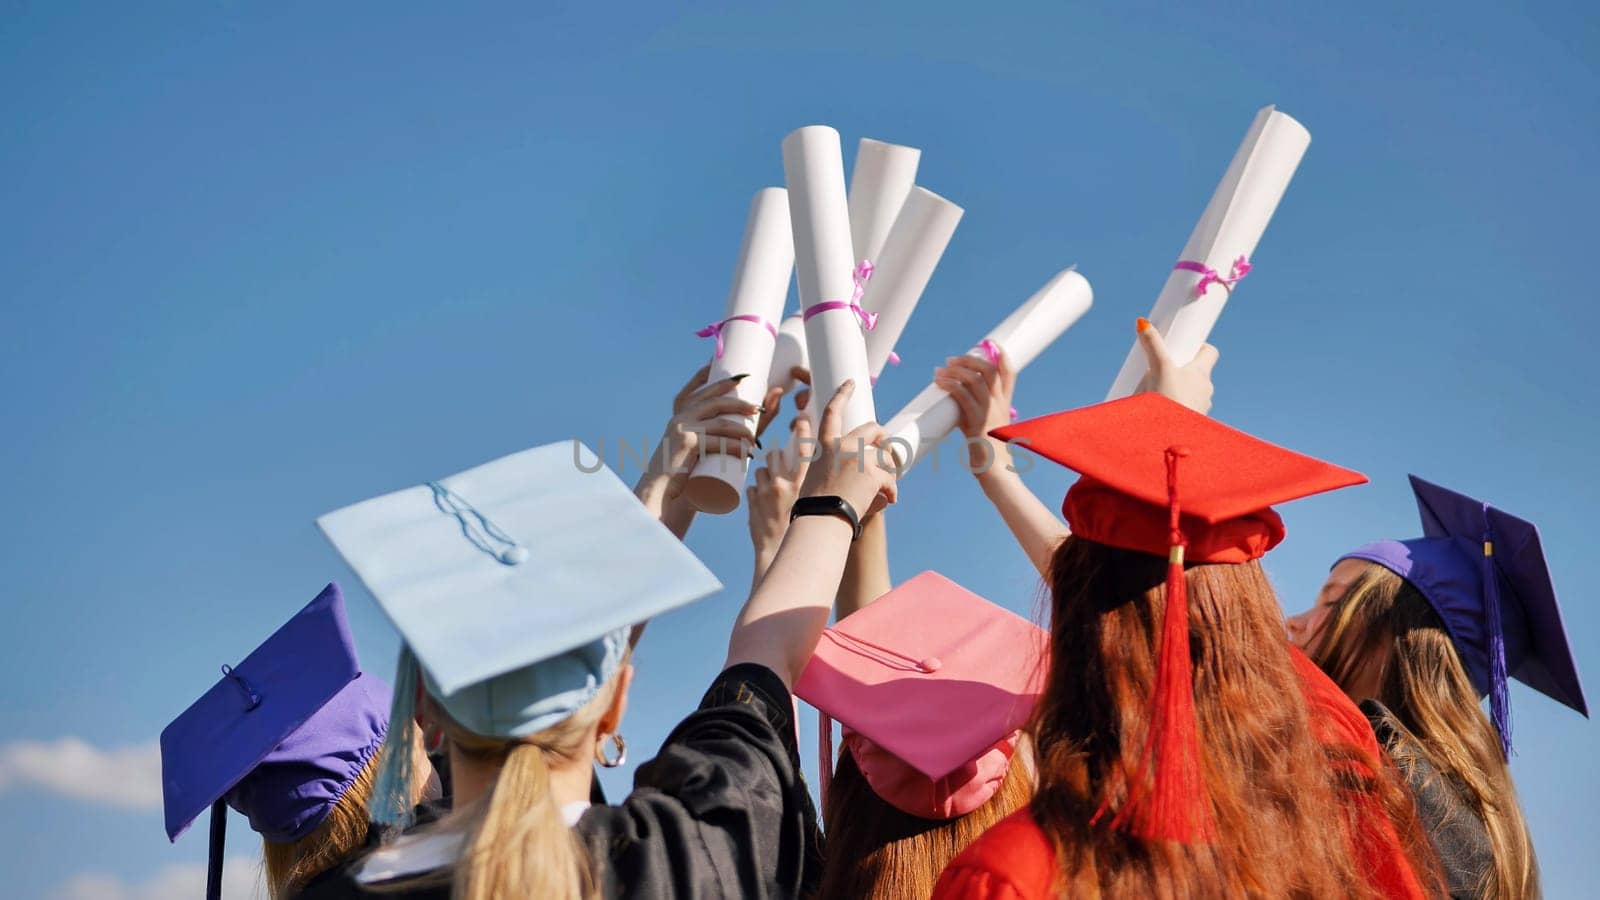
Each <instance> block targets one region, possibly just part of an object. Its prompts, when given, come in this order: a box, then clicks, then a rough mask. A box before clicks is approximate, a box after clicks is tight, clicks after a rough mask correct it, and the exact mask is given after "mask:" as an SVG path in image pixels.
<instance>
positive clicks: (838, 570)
mask: <svg viewBox="0 0 1600 900" xmlns="http://www.w3.org/2000/svg"><path fill="white" fill-rule="evenodd" d="M853 391H854V385H853V384H851V383H850V382H846V383H845V384H844V386H842V387H840V388H839V392H838V393H837V394H835V395H834V396H833V398H832V399H831V400H830V401H829V402H828V406H827V408H826V409H824V410H823V413H822V423H821V426H820V429H819V436H818V444H819V446H818V453H817V458H816V460H815V461H814V462H812V463H811V466H810V469H809V470H808V471H807V472H806V480H805V483H804V484H803V485H802V486H801V490H800V495H801V496H802V497H826V496H834V497H840V498H842V499H844V500H845V502H847V503H848V504H850V505H851V506H852V507H853V508H854V509H855V510H857V511H858V512H859V513H860V514H861V516H862V517H863V519H865V518H866V517H869V516H872V515H874V514H875V513H877V512H878V510H879V509H880V508H882V507H883V506H884V505H887V504H888V503H892V502H894V498H895V475H894V471H893V469H892V468H890V467H888V466H887V465H886V464H887V463H889V459H888V456H887V454H884V453H882V452H881V450H880V446H879V444H880V442H881V441H882V440H883V438H884V434H883V429H882V427H880V426H879V425H877V424H876V423H869V424H866V425H863V426H861V427H859V428H857V429H855V430H853V431H851V432H849V433H848V434H844V435H842V436H841V435H840V428H839V421H840V417H841V416H842V414H843V410H844V404H845V402H846V400H848V398H849V396H850V394H851V393H853ZM853 534H854V533H853V530H852V529H851V527H850V525H849V523H848V522H846V521H845V520H844V519H842V518H840V517H837V516H831V515H829V516H802V517H800V518H799V519H796V520H795V521H793V522H791V523H790V524H789V527H788V530H787V531H786V532H785V533H784V536H783V541H782V543H781V544H780V545H779V547H778V552H777V554H776V556H775V557H774V558H773V561H772V565H771V567H770V568H768V569H767V572H766V575H765V577H763V578H762V579H761V580H760V582H759V583H758V584H757V585H756V588H755V590H754V591H752V592H751V594H750V599H749V600H748V601H746V603H745V605H744V608H743V609H742V610H740V612H739V618H738V621H737V622H735V623H734V626H733V633H732V634H731V635H730V636H729V638H728V659H727V665H729V666H731V665H735V664H737V663H741V662H751V663H757V664H759V665H763V666H766V667H767V668H769V669H771V670H772V671H773V672H775V673H777V675H778V677H779V678H781V679H783V682H784V684H785V685H789V686H792V685H793V684H794V682H795V680H796V679H798V678H799V677H800V672H801V671H802V670H803V669H804V668H805V665H806V663H807V662H808V661H809V660H810V658H811V653H812V651H813V650H814V649H816V644H817V640H818V638H819V637H820V636H821V634H822V629H823V628H825V627H827V624H828V612H829V610H830V609H831V608H832V606H833V599H834V596H835V594H836V593H837V592H838V589H839V580H840V577H841V576H842V575H843V573H844V564H845V556H846V555H847V554H848V552H849V549H850V544H851V539H852V537H853Z"/></svg>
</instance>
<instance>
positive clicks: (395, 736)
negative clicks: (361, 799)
mask: <svg viewBox="0 0 1600 900" xmlns="http://www.w3.org/2000/svg"><path fill="white" fill-rule="evenodd" d="M416 705H417V657H416V655H415V654H413V653H412V652H411V648H410V647H409V646H407V645H405V644H402V645H401V646H400V662H399V663H398V665H397V666H396V668H395V673H394V699H393V700H392V701H391V702H390V705H389V732H388V734H386V735H384V737H383V751H382V753H383V759H382V761H381V762H380V763H379V767H378V775H377V778H376V779H374V783H373V785H372V796H371V798H370V799H368V800H367V816H368V818H370V819H371V820H372V821H373V822H374V823H376V824H378V825H382V826H385V827H394V828H400V829H405V828H408V827H410V825H411V822H412V819H413V815H412V808H411V785H412V782H413V780H414V778H415V772H414V766H413V765H412V762H413V761H412V754H413V753H414V752H415V750H414V747H415V745H416V739H417V738H416V732H417V720H416Z"/></svg>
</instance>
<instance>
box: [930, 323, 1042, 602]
mask: <svg viewBox="0 0 1600 900" xmlns="http://www.w3.org/2000/svg"><path fill="white" fill-rule="evenodd" d="M999 350H1000V353H999V362H998V363H991V362H989V361H988V360H986V359H979V358H978V357H975V356H952V357H950V358H949V359H948V360H946V361H945V365H944V366H943V367H942V368H940V369H939V370H938V371H937V372H935V373H934V379H933V380H934V383H935V384H937V385H939V386H940V387H942V388H944V389H945V391H946V392H947V393H949V394H950V397H951V399H953V400H955V401H956V406H957V407H959V408H960V410H961V433H962V435H964V436H965V437H966V440H967V468H968V471H970V472H972V474H973V475H974V476H975V477H976V478H977V479H978V484H979V486H981V487H982V488H983V493H984V496H986V497H988V498H989V502H990V503H993V504H994V508H995V510H997V511H998V512H999V513H1000V518H1001V519H1003V520H1005V523H1006V527H1007V528H1009V529H1011V536H1012V537H1014V538H1016V540H1017V545H1018V546H1020V547H1021V548H1022V552H1023V553H1026V554H1027V556H1028V561H1029V562H1031V563H1033V567H1034V568H1035V569H1037V570H1038V571H1039V574H1040V575H1041V576H1043V575H1047V574H1048V570H1049V567H1050V557H1051V556H1052V555H1054V553H1055V550H1056V545H1057V544H1059V543H1061V541H1062V540H1063V539H1065V538H1066V536H1067V526H1066V523H1065V522H1062V521H1061V520H1060V519H1059V518H1057V517H1056V514H1055V512H1054V511H1052V510H1051V509H1050V508H1049V507H1048V506H1045V505H1044V503H1043V502H1041V501H1040V500H1039V498H1038V497H1036V496H1034V494H1033V492H1032V491H1030V490H1028V487H1027V485H1025V484H1023V483H1022V476H1021V475H1020V474H1019V473H1018V471H1017V466H1016V465H1015V460H1014V458H1013V456H1012V453H1011V448H1010V447H1007V446H1006V444H1005V443H1004V442H1003V441H999V440H996V439H995V438H992V437H990V436H989V432H991V431H993V430H994V429H996V428H999V427H1001V426H1002V425H1006V424H1008V423H1009V422H1010V421H1011V394H1012V391H1013V390H1014V389H1015V388H1016V383H1017V375H1016V370H1014V369H1013V368H1012V367H1011V360H1010V358H1009V357H1008V356H1007V355H1006V352H1005V348H1004V347H1001V348H999Z"/></svg>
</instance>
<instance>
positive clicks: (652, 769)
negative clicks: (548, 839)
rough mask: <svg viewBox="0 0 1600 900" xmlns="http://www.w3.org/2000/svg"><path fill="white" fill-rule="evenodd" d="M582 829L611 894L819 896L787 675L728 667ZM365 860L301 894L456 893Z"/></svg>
mask: <svg viewBox="0 0 1600 900" xmlns="http://www.w3.org/2000/svg"><path fill="white" fill-rule="evenodd" d="M574 830H575V831H576V832H577V834H578V835H579V836H580V838H581V839H582V840H583V842H584V845H585V846H586V847H587V849H588V851H589V857H590V859H591V860H592V861H593V864H594V866H595V870H596V872H597V874H598V876H599V879H600V885H601V895H602V896H604V897H607V898H658V897H659V898H674V900H676V898H701V897H713V898H729V900H733V898H740V900H743V898H749V900H764V898H789V897H799V896H804V895H809V894H811V893H813V892H814V891H815V889H816V886H817V882H818V880H819V877H820V875H821V871H822V846H821V841H822V837H821V833H820V831H819V830H818V828H817V815H816V810H815V808H814V806H813V805H812V803H811V795H810V792H809V791H807V789H806V785H805V782H804V780H803V779H802V777H801V774H800V757H799V749H798V748H797V747H796V746H795V726H794V705H793V701H792V700H791V699H790V695H789V692H788V691H787V690H786V689H785V688H784V686H783V682H782V681H781V680H780V679H779V678H778V676H777V675H775V674H774V673H773V672H772V671H771V670H769V669H767V668H765V667H763V666H758V665H753V664H742V665H737V666H733V667H730V668H729V669H727V670H725V671H724V672H722V673H721V674H720V675H718V676H717V678H716V680H715V681H713V682H712V684H711V688H710V690H708V691H707V692H706V694H705V697H704V699H702V700H701V702H700V707H699V708H698V709H697V710H696V711H695V712H694V713H692V714H690V716H689V717H688V718H686V719H684V720H683V722H681V723H680V724H679V725H678V727H677V728H675V729H673V731H672V734H671V735H669V736H668V737H667V739H666V741H665V742H664V743H663V744H662V746H661V752H660V753H659V754H658V755H657V756H656V758H655V759H653V760H651V761H650V762H647V763H645V764H644V765H642V766H640V767H639V769H638V771H637V772H635V774H634V789H633V792H632V793H631V794H629V795H628V796H627V797H626V798H625V799H624V800H623V801H622V802H621V803H620V804H618V805H616V806H594V807H591V808H590V809H589V810H588V811H587V812H585V813H584V814H583V818H581V819H580V820H579V821H578V824H577V825H575V826H574ZM359 864H360V861H359V860H357V861H355V862H352V863H351V864H349V865H346V866H344V867H341V868H339V869H335V870H332V871H330V872H328V873H326V874H324V875H323V876H321V877H320V878H318V879H316V880H315V881H313V882H312V883H311V884H310V885H308V886H307V887H306V889H305V890H304V891H303V892H302V893H301V894H300V895H299V896H300V897H301V898H302V900H351V898H376V897H388V898H405V900H448V897H449V893H450V892H449V887H448V885H447V884H446V885H445V886H435V887H429V888H419V889H406V888H405V887H404V886H403V885H399V884H394V883H384V884H380V885H373V886H372V887H373V888H374V890H371V891H369V890H366V889H364V888H363V886H362V885H360V884H358V883H357V882H356V881H355V879H354V877H353V873H354V871H355V869H356V867H357V866H359ZM397 888H398V890H397ZM380 889H381V890H380Z"/></svg>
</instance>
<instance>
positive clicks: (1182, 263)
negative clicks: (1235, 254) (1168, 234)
mask: <svg viewBox="0 0 1600 900" xmlns="http://www.w3.org/2000/svg"><path fill="white" fill-rule="evenodd" d="M1172 268H1173V269H1182V270H1183V271H1185V272H1199V273H1200V283H1199V284H1196V285H1195V286H1194V295H1195V296H1196V297H1204V296H1205V293H1206V291H1207V290H1209V289H1210V288H1211V286H1212V285H1213V284H1220V285H1222V289H1223V290H1225V291H1227V292H1228V293H1230V294H1231V293H1233V286H1234V285H1235V284H1238V283H1239V282H1240V281H1243V280H1244V277H1245V276H1246V275H1249V274H1250V269H1251V268H1252V267H1251V265H1250V260H1248V259H1246V258H1245V257H1243V256H1241V257H1239V258H1238V259H1236V260H1234V261H1233V268H1231V269H1229V270H1228V277H1226V278H1224V277H1222V275H1221V274H1220V273H1219V272H1217V270H1216V269H1213V268H1211V267H1210V266H1208V265H1206V264H1205V263H1199V262H1195V261H1194V260H1190V259H1180V260H1178V264H1177V265H1175V266H1173V267H1172Z"/></svg>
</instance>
